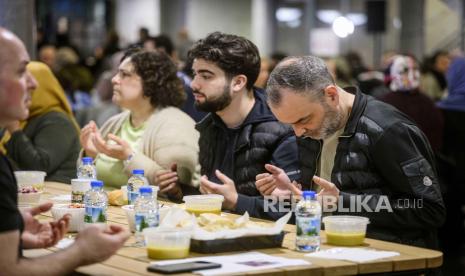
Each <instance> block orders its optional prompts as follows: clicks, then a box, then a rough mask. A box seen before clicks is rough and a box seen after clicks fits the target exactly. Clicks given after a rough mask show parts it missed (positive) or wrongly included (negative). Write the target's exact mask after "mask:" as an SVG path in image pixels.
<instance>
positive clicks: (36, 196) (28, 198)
mask: <svg viewBox="0 0 465 276" xmlns="http://www.w3.org/2000/svg"><path fill="white" fill-rule="evenodd" d="M42 193H43V192H41V191H39V192H35V193H18V206H20V207H33V206H35V205H38V204H39V202H40V197H41V196H42Z"/></svg>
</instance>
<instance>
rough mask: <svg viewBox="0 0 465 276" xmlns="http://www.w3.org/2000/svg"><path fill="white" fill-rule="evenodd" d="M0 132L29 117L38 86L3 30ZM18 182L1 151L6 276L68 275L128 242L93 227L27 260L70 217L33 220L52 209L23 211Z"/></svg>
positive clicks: (0, 258) (117, 231)
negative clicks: (58, 247) (69, 242)
mask: <svg viewBox="0 0 465 276" xmlns="http://www.w3.org/2000/svg"><path fill="white" fill-rule="evenodd" d="M0 45H2V47H0V128H3V127H6V126H8V125H10V124H13V123H15V122H17V121H22V120H26V119H27V118H28V115H29V109H28V103H29V102H30V93H31V92H32V91H33V90H34V89H35V88H36V86H37V82H36V80H35V79H34V77H33V76H32V75H31V74H30V73H29V71H28V70H27V69H26V65H27V64H28V62H29V55H28V54H27V51H26V48H25V47H24V45H23V43H22V42H21V41H20V40H19V39H18V38H17V37H16V36H15V35H14V34H13V33H11V32H10V31H8V30H6V29H3V28H1V27H0ZM17 191H18V187H17V183H16V179H15V177H14V174H13V170H12V168H11V165H10V163H9V161H8V160H7V158H6V157H5V156H4V155H3V154H2V153H0V217H1V218H2V219H1V220H0V248H1V249H2V254H1V255H0V271H1V274H2V275H68V274H70V273H72V272H73V270H74V269H75V268H76V267H78V266H82V265H89V264H92V263H95V262H101V261H104V260H106V259H107V258H109V257H110V256H111V255H113V254H114V253H115V252H116V251H117V250H118V249H119V248H120V247H121V246H123V244H124V242H125V241H126V240H127V239H128V238H129V236H130V233H129V231H127V230H124V229H123V228H122V227H120V226H116V225H112V226H109V227H108V228H102V227H97V226H89V227H88V228H86V229H84V230H83V231H81V232H80V233H79V234H78V235H77V236H76V240H75V242H74V243H73V244H72V245H71V246H69V247H67V248H66V249H63V250H59V251H57V252H54V253H51V254H48V255H45V256H41V257H37V258H24V257H23V254H22V250H23V249H32V248H47V247H51V246H53V245H55V244H56V243H57V242H58V241H59V240H60V239H61V238H62V237H63V235H64V234H65V233H66V231H67V230H68V224H69V216H68V215H65V216H64V217H63V218H61V219H59V220H58V221H53V222H40V221H38V220H37V219H35V218H34V216H36V215H38V214H40V213H42V212H46V211H48V210H50V208H51V207H52V204H51V203H45V204H41V205H39V206H37V207H34V208H31V209H29V210H26V211H23V212H20V211H19V210H18V207H17V203H18V197H17Z"/></svg>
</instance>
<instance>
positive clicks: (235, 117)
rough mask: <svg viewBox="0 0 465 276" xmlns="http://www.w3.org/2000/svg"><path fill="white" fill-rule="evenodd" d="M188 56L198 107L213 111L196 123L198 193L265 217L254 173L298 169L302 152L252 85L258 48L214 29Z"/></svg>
mask: <svg viewBox="0 0 465 276" xmlns="http://www.w3.org/2000/svg"><path fill="white" fill-rule="evenodd" d="M189 59H191V60H193V72H194V75H195V77H194V79H193V80H192V83H191V87H192V90H193V92H194V96H195V105H196V107H197V108H198V109H200V110H202V111H205V112H210V113H209V114H208V115H207V116H206V117H205V118H204V119H203V120H202V121H201V122H200V123H199V124H198V125H197V129H198V130H199V132H200V140H199V147H200V154H199V160H200V165H201V167H202V171H201V172H202V175H203V176H202V177H201V180H200V183H201V184H200V192H202V193H215V194H221V195H223V196H224V197H225V201H224V202H223V208H225V209H228V210H231V211H233V212H235V213H238V214H243V213H244V212H245V211H248V212H249V214H250V215H251V216H254V217H261V216H262V215H263V214H261V213H259V212H256V210H255V205H256V200H257V198H259V197H261V196H260V193H259V191H258V190H257V188H256V187H255V177H256V175H257V174H261V173H265V172H267V170H266V169H265V164H268V163H269V164H273V165H275V166H278V167H281V168H283V169H284V170H286V172H290V171H296V170H297V166H298V156H297V144H296V138H295V136H294V134H293V132H292V129H291V128H290V127H289V126H287V125H284V124H281V123H279V122H278V121H277V120H276V118H275V117H274V116H273V114H272V113H271V111H270V109H269V107H268V106H267V104H266V99H265V97H264V94H263V92H261V91H259V90H258V89H255V88H254V87H253V84H254V83H255V81H256V79H257V76H258V74H259V71H260V55H259V53H258V49H257V47H256V46H255V45H254V44H253V43H252V42H250V41H249V40H247V39H245V38H243V37H239V36H235V35H229V34H223V33H219V32H215V33H212V34H210V35H208V36H207V37H206V38H205V39H201V40H199V41H197V42H196V43H195V45H194V46H193V48H191V50H190V51H189ZM296 176H298V173H297V174H296ZM280 215H282V214H280ZM278 216H279V214H276V216H274V217H272V219H275V218H277V217H278Z"/></svg>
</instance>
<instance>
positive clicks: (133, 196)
mask: <svg viewBox="0 0 465 276" xmlns="http://www.w3.org/2000/svg"><path fill="white" fill-rule="evenodd" d="M138 197H139V193H138V192H133V191H129V190H128V204H129V205H132V204H134V203H135V202H136V200H137V198H138Z"/></svg>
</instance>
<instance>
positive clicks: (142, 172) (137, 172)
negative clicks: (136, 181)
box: [132, 169, 144, 175]
mask: <svg viewBox="0 0 465 276" xmlns="http://www.w3.org/2000/svg"><path fill="white" fill-rule="evenodd" d="M132 174H141V175H144V170H140V169H139V170H132Z"/></svg>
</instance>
